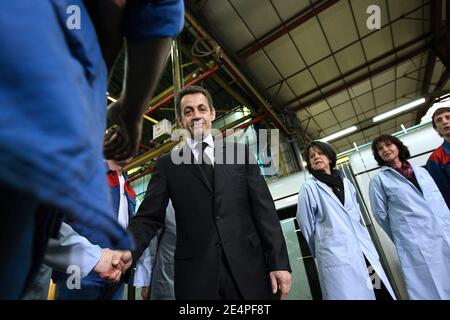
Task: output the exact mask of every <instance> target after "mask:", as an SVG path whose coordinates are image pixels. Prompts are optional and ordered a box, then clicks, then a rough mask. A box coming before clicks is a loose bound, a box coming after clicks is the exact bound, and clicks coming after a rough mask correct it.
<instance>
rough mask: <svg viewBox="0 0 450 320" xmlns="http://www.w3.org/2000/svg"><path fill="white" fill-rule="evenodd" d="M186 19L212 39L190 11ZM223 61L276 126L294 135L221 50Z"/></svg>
mask: <svg viewBox="0 0 450 320" xmlns="http://www.w3.org/2000/svg"><path fill="white" fill-rule="evenodd" d="M185 18H186V21H187V22H188V23H189V24H190V25H191V26H192V28H193V29H195V31H196V32H197V34H198V35H199V36H200V37H202V38H205V39H207V40H206V41H208V39H212V37H211V36H210V35H209V33H208V32H206V31H205V30H204V29H203V27H201V26H200V25H199V24H198V23H197V22H196V21H195V19H194V17H193V16H192V15H191V14H190V13H189V12H188V10H186V11H185ZM209 45H210V47H212V48H214V47H215V46H214V45H211V44H209ZM220 55H221V57H220V58H221V61H222V62H223V64H224V65H225V66H226V67H227V69H228V71H229V72H230V73H231V74H232V75H233V76H234V77H235V78H236V80H237V81H238V82H239V83H240V85H241V86H242V87H243V88H244V89H245V90H247V91H248V92H249V93H250V94H252V95H253V96H254V97H255V98H256V100H257V101H258V102H259V105H260V106H261V108H262V109H263V111H264V113H266V114H267V115H268V116H269V117H270V119H271V120H272V121H273V124H274V125H275V127H276V128H278V129H279V130H280V131H281V132H282V133H283V134H285V135H292V134H294V133H295V131H289V130H288V129H287V128H286V126H285V125H284V124H283V122H281V120H280V119H279V118H278V116H277V115H276V114H275V113H274V112H273V110H272V109H271V107H270V106H269V104H268V103H267V101H266V100H265V99H264V98H263V97H262V96H261V95H260V94H259V92H258V91H257V90H256V89H255V87H254V86H253V85H252V84H251V83H250V82H249V81H248V80H247V79H246V77H245V76H244V75H243V74H242V73H241V72H240V71H239V69H238V67H236V65H235V64H234V62H233V61H232V60H231V58H230V57H228V55H227V54H226V53H225V52H223V51H221V53H220Z"/></svg>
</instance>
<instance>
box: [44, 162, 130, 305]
mask: <svg viewBox="0 0 450 320" xmlns="http://www.w3.org/2000/svg"><path fill="white" fill-rule="evenodd" d="M107 164H108V171H107V173H106V179H107V181H108V185H109V190H110V195H111V196H110V200H111V202H112V207H113V214H114V217H115V218H116V219H117V221H118V222H119V224H120V225H121V226H122V227H124V228H126V227H127V226H128V223H129V221H130V220H131V218H132V217H133V216H134V211H135V206H136V194H135V192H134V190H133V188H132V187H131V185H130V184H129V183H128V181H127V175H126V174H125V173H124V172H123V170H122V169H123V166H124V165H125V163H120V162H115V161H112V160H108V161H107ZM74 231H75V232H77V233H78V234H87V235H89V236H90V239H93V240H91V243H92V245H93V246H94V245H97V246H99V247H101V248H107V247H106V245H107V244H106V243H104V242H103V241H102V239H95V238H96V234H95V232H93V233H92V234H90V230H89V229H88V230H86V228H84V227H83V226H80V225H77V226H75V227H74ZM77 258H78V259H80V260H82V259H83V255H81V254H80V255H78V256H75V257H73V259H77ZM79 263H81V261H80V262H79ZM68 277H69V275H68V274H67V273H65V272H59V271H54V272H53V280H54V282H55V284H56V291H55V299H56V300H122V299H123V293H124V287H125V283H124V279H123V278H122V279H120V277H119V279H120V280H119V281H109V279H104V278H103V277H101V274H99V273H98V272H96V270H92V271H91V272H89V274H88V275H87V276H86V277H84V278H82V279H81V281H80V288H79V289H77V290H75V289H73V288H71V287H68V286H67V278H68Z"/></svg>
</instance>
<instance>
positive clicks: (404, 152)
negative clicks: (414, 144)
mask: <svg viewBox="0 0 450 320" xmlns="http://www.w3.org/2000/svg"><path fill="white" fill-rule="evenodd" d="M381 142H384V143H388V144H395V145H396V146H397V148H398V157H399V159H400V161H401V162H402V163H404V162H405V161H406V160H408V158H409V157H411V154H410V153H409V150H408V147H407V146H405V145H404V144H403V142H402V141H401V140H400V139H399V138H397V137H394V136H391V135H389V134H382V135H381V136H379V137H377V138H376V139H375V140H373V142H372V153H373V156H374V158H375V160H376V161H377V163H378V164H379V165H380V166H384V165H386V161H384V160H383V159H382V158H381V157H380V155H379V154H378V144H380V143H381Z"/></svg>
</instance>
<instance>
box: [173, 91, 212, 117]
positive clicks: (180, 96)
mask: <svg viewBox="0 0 450 320" xmlns="http://www.w3.org/2000/svg"><path fill="white" fill-rule="evenodd" d="M195 93H201V94H203V95H204V96H205V97H206V99H207V100H208V105H209V108H210V109H211V111H212V110H213V109H214V105H213V100H212V97H211V94H210V93H209V92H208V90H206V89H205V88H202V87H200V86H190V87H186V88H183V89H182V90H181V91H180V92H178V94H177V96H176V97H175V109H176V111H177V114H178V117H179V118H181V99H183V97H184V96H185V95H188V94H195Z"/></svg>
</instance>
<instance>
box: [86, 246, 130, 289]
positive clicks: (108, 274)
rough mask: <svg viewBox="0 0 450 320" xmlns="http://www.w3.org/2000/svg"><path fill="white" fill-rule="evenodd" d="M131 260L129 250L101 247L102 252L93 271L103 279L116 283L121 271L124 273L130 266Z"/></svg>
mask: <svg viewBox="0 0 450 320" xmlns="http://www.w3.org/2000/svg"><path fill="white" fill-rule="evenodd" d="M131 262H132V257H131V252H130V251H120V250H116V251H113V250H110V249H103V254H102V256H101V257H100V260H99V261H98V262H97V264H96V265H95V267H94V271H95V272H97V273H98V274H99V275H100V277H102V278H103V279H105V280H107V281H109V282H112V283H118V282H119V281H120V278H121V276H122V273H125V271H126V270H127V269H128V268H129V267H130V266H131Z"/></svg>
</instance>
